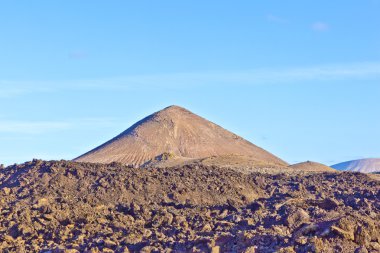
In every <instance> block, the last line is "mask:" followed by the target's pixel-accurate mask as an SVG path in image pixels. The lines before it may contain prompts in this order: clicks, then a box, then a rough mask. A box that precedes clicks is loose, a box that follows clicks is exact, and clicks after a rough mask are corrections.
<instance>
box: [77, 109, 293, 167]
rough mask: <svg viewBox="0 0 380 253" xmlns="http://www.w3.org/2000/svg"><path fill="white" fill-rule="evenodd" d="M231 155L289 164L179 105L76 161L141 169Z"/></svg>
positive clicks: (156, 114) (135, 126) (140, 123)
mask: <svg viewBox="0 0 380 253" xmlns="http://www.w3.org/2000/svg"><path fill="white" fill-rule="evenodd" d="M231 154H232V155H241V156H247V157H250V159H254V160H255V161H260V162H266V163H273V164H276V165H287V164H286V162H284V161H282V160H281V159H280V158H278V157H276V156H274V155H273V154H271V153H269V152H268V151H266V150H264V149H262V148H260V147H258V146H256V145H254V144H252V143H251V142H249V141H247V140H245V139H243V138H242V137H240V136H238V135H236V134H234V133H232V132H230V131H227V130H226V129H224V128H222V127H220V126H218V125H216V124H214V123H212V122H210V121H208V120H206V119H204V118H202V117H200V116H198V115H196V114H194V113H192V112H190V111H189V110H186V109H185V108H182V107H179V106H169V107H166V108H164V109H163V110H161V111H158V112H155V113H153V114H151V115H150V116H148V117H146V118H144V119H142V120H140V121H139V122H137V123H136V124H134V125H133V126H131V127H130V128H128V129H127V130H125V131H124V132H123V133H121V134H119V135H118V136H116V137H115V138H113V139H111V140H109V141H108V142H106V143H104V144H103V145H101V146H99V147H97V148H95V149H93V150H91V151H89V152H87V153H85V154H84V155H82V156H80V157H78V158H76V159H75V160H76V161H78V162H92V163H110V162H120V163H123V164H127V165H134V166H140V167H141V166H143V165H149V164H154V165H155V166H156V165H158V164H157V163H159V162H161V161H162V160H164V161H165V160H167V159H168V158H170V160H171V165H173V164H184V163H185V162H186V161H189V160H192V159H202V158H206V157H211V156H224V155H231ZM145 167H146V166H145Z"/></svg>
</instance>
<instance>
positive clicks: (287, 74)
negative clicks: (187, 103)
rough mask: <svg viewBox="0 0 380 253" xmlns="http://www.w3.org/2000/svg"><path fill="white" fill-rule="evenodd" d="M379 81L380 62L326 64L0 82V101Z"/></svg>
mask: <svg viewBox="0 0 380 253" xmlns="http://www.w3.org/2000/svg"><path fill="white" fill-rule="evenodd" d="M369 78H380V62H361V63H351V64H347V63H346V64H327V65H319V66H310V67H293V68H277V69H265V68H262V69H253V70H246V71H233V72H228V71H208V72H192V73H169V74H156V75H149V74H147V75H138V76H124V77H114V78H103V79H93V80H91V79H85V80H71V81H30V82H17V81H12V82H11V81H0V97H7V96H8V97H11V96H17V95H20V94H25V93H38V92H59V91H67V90H68V91H92V90H102V91H125V90H134V89H139V90H141V89H162V88H171V89H182V88H189V87H195V86H198V87H199V86H206V85H210V86H212V85H214V86H219V85H230V86H237V85H240V86H243V85H245V86H247V85H266V84H277V85H285V84H289V83H297V82H298V83H299V82H305V83H306V82H307V81H319V82H324V81H334V80H356V79H357V80H365V79H369Z"/></svg>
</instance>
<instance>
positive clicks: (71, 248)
mask: <svg viewBox="0 0 380 253" xmlns="http://www.w3.org/2000/svg"><path fill="white" fill-rule="evenodd" d="M285 172H286V173H277V174H270V173H259V172H254V171H253V172H250V173H242V172H239V171H236V170H231V169H227V168H218V167H215V166H205V165H196V164H193V165H187V166H183V167H174V168H150V169H139V168H129V167H127V166H123V165H121V164H118V163H112V164H108V165H104V164H91V163H76V162H69V161H50V162H45V161H39V160H34V161H32V162H28V163H25V164H21V165H15V166H10V167H7V168H4V169H2V170H1V172H0V212H1V216H0V252H213V253H217V252H247V253H249V252H380V233H379V232H380V222H379V221H380V201H379V199H380V182H379V181H376V180H374V179H371V178H370V177H369V176H367V175H365V174H360V173H350V172H342V173H335V172H324V173H311V172H308V173H296V172H294V171H293V172H288V171H285Z"/></svg>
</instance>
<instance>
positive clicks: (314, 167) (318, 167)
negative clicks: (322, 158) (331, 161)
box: [289, 161, 335, 172]
mask: <svg viewBox="0 0 380 253" xmlns="http://www.w3.org/2000/svg"><path fill="white" fill-rule="evenodd" d="M289 167H290V168H292V169H296V170H303V171H321V172H322V171H326V172H333V171H335V170H334V169H333V168H331V167H329V166H326V165H324V164H322V163H317V162H311V161H306V162H301V163H296V164H292V165H290V166H289Z"/></svg>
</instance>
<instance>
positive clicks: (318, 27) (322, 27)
mask: <svg viewBox="0 0 380 253" xmlns="http://www.w3.org/2000/svg"><path fill="white" fill-rule="evenodd" d="M311 28H312V29H313V30H314V31H317V32H325V31H328V30H329V29H330V25H329V24H327V23H325V22H320V21H318V22H314V23H313V24H312V25H311Z"/></svg>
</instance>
